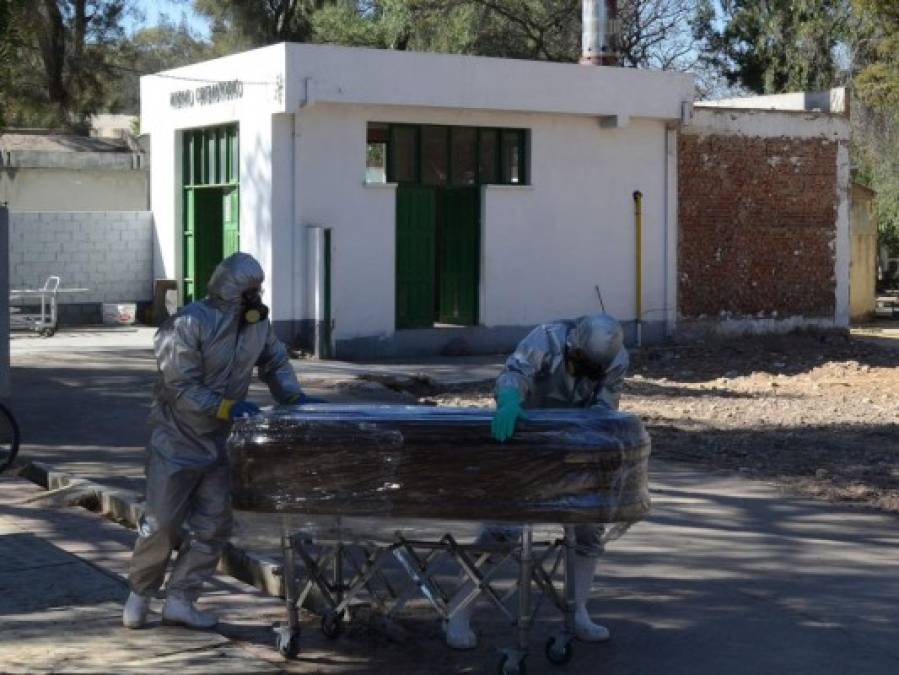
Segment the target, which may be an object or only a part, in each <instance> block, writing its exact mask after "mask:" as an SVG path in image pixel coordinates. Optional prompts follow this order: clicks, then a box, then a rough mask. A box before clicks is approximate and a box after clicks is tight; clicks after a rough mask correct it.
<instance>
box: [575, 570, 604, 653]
mask: <svg viewBox="0 0 899 675" xmlns="http://www.w3.org/2000/svg"><path fill="white" fill-rule="evenodd" d="M595 572H596V560H594V559H593V558H585V557H584V556H580V555H576V556H575V557H574V636H575V637H576V638H577V639H578V640H583V641H584V642H605V641H606V640H608V639H609V629H608V628H606V627H605V626H600V625H599V624H598V623H593V621H592V620H591V619H590V613H589V612H588V611H587V600H589V599H590V587H591V586H592V585H593V575H594V573H595Z"/></svg>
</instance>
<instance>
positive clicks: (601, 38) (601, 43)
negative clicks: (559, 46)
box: [581, 0, 608, 66]
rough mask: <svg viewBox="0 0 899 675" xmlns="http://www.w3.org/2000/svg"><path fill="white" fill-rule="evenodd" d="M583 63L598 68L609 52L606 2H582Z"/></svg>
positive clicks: (585, 0)
mask: <svg viewBox="0 0 899 675" xmlns="http://www.w3.org/2000/svg"><path fill="white" fill-rule="evenodd" d="M581 9H582V24H583V29H582V33H581V48H582V52H581V63H583V64H586V65H593V66H598V65H601V64H602V63H603V55H604V54H605V53H606V52H608V45H606V25H607V19H608V17H607V15H606V0H582V7H581Z"/></svg>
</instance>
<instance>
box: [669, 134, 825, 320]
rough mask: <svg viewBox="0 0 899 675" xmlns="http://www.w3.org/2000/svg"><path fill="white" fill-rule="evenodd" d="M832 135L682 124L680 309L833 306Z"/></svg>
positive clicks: (788, 312)
mask: <svg viewBox="0 0 899 675" xmlns="http://www.w3.org/2000/svg"><path fill="white" fill-rule="evenodd" d="M838 145H839V143H838V142H837V141H836V140H828V139H827V138H820V137H812V138H801V137H786V136H783V137H776V136H767V137H766V136H747V135H739V134H724V133H716V132H715V130H714V129H702V128H699V129H696V128H694V129H691V130H689V131H688V132H686V133H682V134H680V136H679V141H678V153H679V156H678V163H679V174H678V199H679V206H678V208H679V212H678V218H679V221H678V223H679V242H678V274H679V282H678V307H679V311H680V314H681V315H682V316H683V317H687V318H700V317H709V318H714V317H717V316H720V314H721V313H722V312H727V313H732V314H734V315H738V316H746V315H758V314H759V313H762V312H764V313H765V314H766V315H768V316H770V315H772V314H773V313H774V312H776V313H777V316H780V317H785V316H796V315H798V316H804V317H833V316H834V305H835V289H836V279H835V249H834V241H835V237H836V232H837V229H836V228H837V225H836V222H837V200H838V190H837V151H838Z"/></svg>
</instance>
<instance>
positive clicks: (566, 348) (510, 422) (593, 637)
mask: <svg viewBox="0 0 899 675" xmlns="http://www.w3.org/2000/svg"><path fill="white" fill-rule="evenodd" d="M628 364H629V359H628V354H627V350H626V349H625V348H624V344H623V336H622V331H621V326H620V324H619V323H618V322H617V321H616V320H615V319H613V318H612V317H611V316H609V315H608V314H594V315H589V316H584V317H581V318H579V319H577V320H575V321H557V322H554V323H549V324H544V325H541V326H538V327H537V328H535V329H534V330H533V331H531V332H530V333H529V334H528V336H527V337H525V338H524V340H522V341H521V343H520V344H519V345H518V347H517V349H516V350H515V352H514V353H513V354H512V355H511V356H510V357H509V358H508V360H507V361H506V366H505V368H504V369H503V372H502V373H500V375H499V377H498V378H497V380H496V390H495V396H496V413H495V415H494V418H493V423H492V425H491V430H492V432H493V436H494V438H496V439H497V440H498V441H505V440H508V439H509V438H511V437H512V435H513V434H514V432H515V424H516V421H517V420H518V418H519V417H521V416H523V415H524V414H525V413H524V409H526V408H589V407H598V408H605V409H613V410H617V409H618V403H619V399H620V397H621V388H622V386H623V384H624V375H625V373H626V372H627V368H628ZM604 532H605V528H604V527H603V526H602V525H578V526H577V528H576V529H575V539H576V556H575V570H574V572H575V574H574V579H573V581H574V595H575V637H577V638H579V639H581V640H586V641H589V642H602V641H605V640H608V639H609V631H608V629H606V628H605V627H604V626H600V625H599V624H595V623H593V621H591V619H590V614H589V613H588V612H587V599H588V598H589V596H590V586H591V584H592V582H593V575H594V572H595V568H596V559H597V558H598V557H599V556H600V554H601V553H602V551H603V540H602V536H603V534H604ZM488 534H492V535H494V536H497V537H503V536H509V531H508V528H502V529H494V530H488ZM464 595H465V594H464V593H460V594H459V596H457V597H464ZM472 605H473V603H472V604H469V605H467V606H466V607H462V608H460V609H459V610H458V611H457V612H456V613H455V614H454V615H453V616H452V617H451V619H450V620H449V621H448V622H447V625H446V639H447V644H449V646H451V647H454V648H456V649H471V648H474V647H475V646H476V645H477V637H476V636H475V633H474V631H472V630H471V626H470V619H471V609H470V608H471V607H472ZM453 609H454V608H451V611H452V610H453Z"/></svg>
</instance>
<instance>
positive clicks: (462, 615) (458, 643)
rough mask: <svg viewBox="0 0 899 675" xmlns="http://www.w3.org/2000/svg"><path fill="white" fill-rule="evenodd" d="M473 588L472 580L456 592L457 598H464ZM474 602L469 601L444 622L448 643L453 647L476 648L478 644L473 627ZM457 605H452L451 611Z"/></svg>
mask: <svg viewBox="0 0 899 675" xmlns="http://www.w3.org/2000/svg"><path fill="white" fill-rule="evenodd" d="M471 589H472V584H471V582H468V583H466V584H465V585H464V586H463V587H462V588H461V589H460V590H459V592H458V593H457V594H456V597H457V598H464V597H465V596H467V595H468V593H469V592H470V591H471ZM473 608H474V602H470V603H468V604H467V605H466V606H465V607H463V608H462V609H460V610H458V611H456V613H455V614H452V618H451V619H449V620H448V621H446V622H445V623H444V626H443V628H444V630H445V631H446V645H447V646H448V647H452V648H453V649H474V648H475V647H477V646H478V636H477V635H475V632H474V631H473V630H472V629H471V612H472V609H473ZM454 609H455V606H453V605H450V607H449V610H450V613H452V611H453V610H454Z"/></svg>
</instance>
